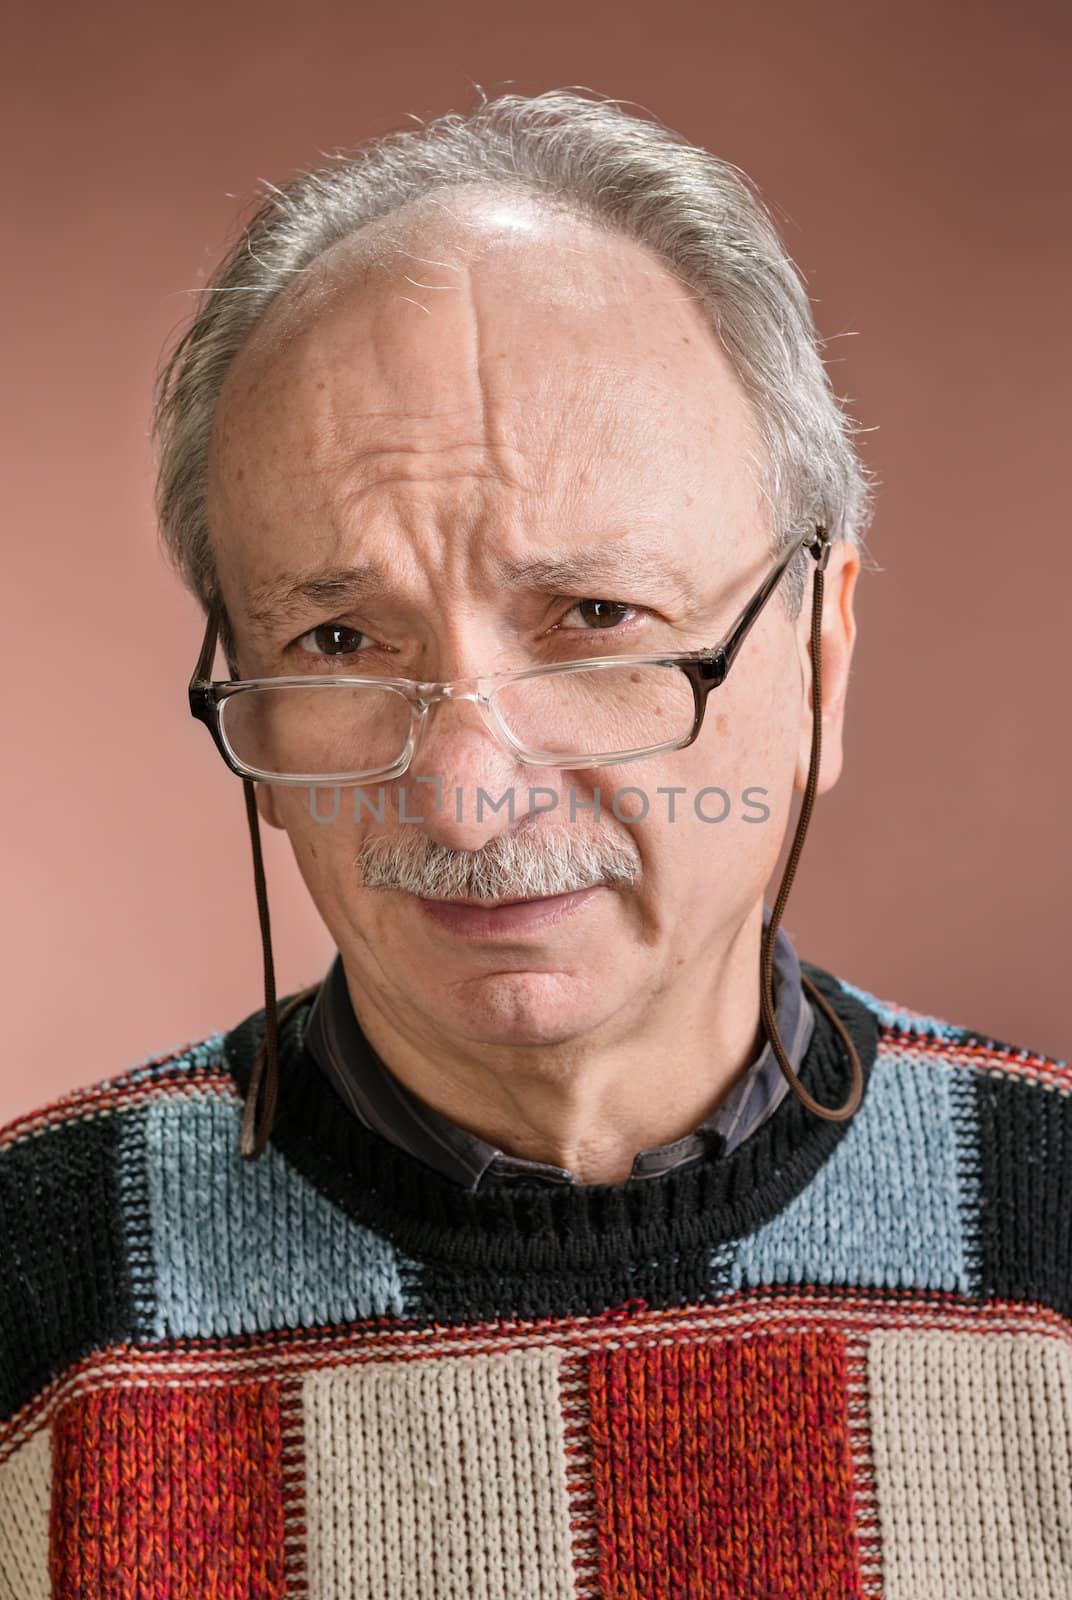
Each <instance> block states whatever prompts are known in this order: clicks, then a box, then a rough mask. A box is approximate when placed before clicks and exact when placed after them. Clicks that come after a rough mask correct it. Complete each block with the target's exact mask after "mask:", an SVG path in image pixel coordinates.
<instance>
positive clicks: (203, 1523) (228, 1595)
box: [50, 1383, 284, 1600]
mask: <svg viewBox="0 0 1072 1600" xmlns="http://www.w3.org/2000/svg"><path fill="white" fill-rule="evenodd" d="M282 1487H283V1479H282V1465H281V1436H280V1419H279V1394H278V1390H277V1387H276V1385H275V1384H273V1383H264V1384H254V1383H247V1384H238V1385H235V1386H234V1387H230V1388H228V1387H222V1386H221V1387H216V1388H199V1389H193V1388H191V1389H182V1388H129V1389H127V1388H115V1389H106V1390H101V1391H98V1392H96V1393H93V1394H88V1395H86V1396H84V1397H82V1398H80V1399H76V1400H73V1401H72V1402H71V1403H70V1404H69V1405H67V1406H65V1407H64V1409H63V1410H62V1412H61V1413H60V1415H59V1417H58V1419H57V1421H56V1425H55V1431H54V1434H53V1493H52V1520H51V1531H50V1546H51V1548H50V1561H51V1568H52V1583H53V1592H54V1594H55V1595H56V1596H57V1600H240V1597H241V1600H251V1597H253V1596H256V1597H257V1600H281V1597H282V1595H283V1592H284V1568H283V1493H282Z"/></svg>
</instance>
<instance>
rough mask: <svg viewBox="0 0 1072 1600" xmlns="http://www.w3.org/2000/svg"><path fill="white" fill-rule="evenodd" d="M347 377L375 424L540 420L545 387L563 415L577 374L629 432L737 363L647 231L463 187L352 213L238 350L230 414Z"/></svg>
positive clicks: (289, 404) (277, 413)
mask: <svg viewBox="0 0 1072 1600" xmlns="http://www.w3.org/2000/svg"><path fill="white" fill-rule="evenodd" d="M571 376H572V379H573V382H572V385H571V383H570V381H569V379H570V377H571ZM340 385H345V387H346V389H347V393H348V411H349V414H350V416H351V418H352V419H353V420H354V422H355V423H360V424H362V425H365V426H367V427H368V428H369V429H370V430H371V431H372V432H373V433H383V432H384V430H385V429H387V430H389V429H390V428H392V427H397V426H399V425H401V426H403V428H404V427H405V426H406V425H407V424H408V423H409V422H412V423H414V424H415V425H419V427H420V429H421V430H422V432H423V433H424V434H425V435H426V436H430V435H432V434H434V433H435V431H436V429H437V428H445V429H447V430H448V431H449V430H451V429H452V428H455V427H456V426H457V425H458V422H459V419H460V418H462V417H463V416H464V415H466V414H467V413H468V414H471V415H472V416H473V418H474V419H475V420H477V421H479V422H481V423H485V422H487V420H488V419H489V417H490V416H491V414H492V413H495V414H496V415H499V416H502V417H505V416H506V415H507V414H509V413H511V412H513V413H520V416H519V417H517V419H516V420H517V421H518V422H519V423H520V425H521V426H522V428H523V429H524V430H525V431H527V432H528V433H529V435H532V434H533V433H534V432H536V431H538V428H539V426H540V425H546V423H547V422H548V421H549V417H548V416H546V415H544V416H542V417H541V416H540V415H539V411H540V408H541V407H542V406H543V404H544V402H545V401H547V402H549V403H550V402H551V394H552V393H553V395H554V400H553V410H554V412H555V413H557V414H559V415H561V416H562V417H563V418H568V416H569V413H570V393H571V390H572V395H573V399H574V401H575V403H576V404H577V405H580V406H581V407H582V408H584V409H586V410H587V412H588V420H589V424H590V425H591V426H592V427H595V426H596V425H597V423H598V419H599V417H600V416H601V415H602V413H603V411H604V410H605V409H606V407H605V406H604V404H603V401H604V400H616V401H617V402H618V404H617V405H616V406H612V407H611V409H612V410H614V411H615V413H616V414H615V416H614V417H613V418H607V419H606V422H607V427H608V428H609V430H610V431H612V432H613V431H616V430H617V429H619V428H621V427H622V426H625V427H627V428H628V429H630V431H635V430H636V428H637V427H638V426H640V427H641V428H643V419H644V417H645V416H648V417H650V419H651V426H653V427H657V426H658V423H659V414H660V413H661V412H664V411H665V409H666V406H667V403H668V402H669V403H670V405H671V406H673V405H674V404H681V405H684V406H688V405H689V404H690V403H696V402H699V404H700V411H701V413H702V411H703V409H704V406H705V405H706V404H707V403H708V402H710V401H712V400H717V399H718V397H719V391H720V390H722V391H724V393H723V394H722V399H723V401H726V400H727V399H728V397H729V391H731V390H733V389H735V388H736V380H735V379H734V377H733V375H732V373H731V371H730V368H729V365H728V362H727V361H726V358H725V356H724V354H723V352H722V351H721V349H720V347H719V346H718V344H717V341H716V339H715V337H714V334H713V333H712V331H711V328H710V325H709V322H708V319H707V315H706V311H705V308H704V307H703V305H702V304H701V303H700V301H699V300H698V298H697V297H696V296H695V295H694V294H693V293H692V292H691V291H690V290H689V289H688V288H687V286H685V285H684V284H682V283H681V282H680V281H679V280H678V279H676V278H675V277H674V276H673V275H672V274H671V273H670V271H669V270H668V269H667V268H666V267H665V266H664V265H663V263H662V262H661V261H660V260H659V259H658V258H657V257H655V256H654V255H653V254H652V253H651V252H650V251H648V250H647V249H646V248H645V247H643V246H640V245H638V244H636V243H634V242H633V241H630V240H628V239H626V238H624V237H622V236H619V235H616V234H609V233H607V232H606V231H605V230H604V229H602V228H599V227H596V226H594V225H593V224H590V223H588V222H586V221H584V220H582V219H579V218H577V217H574V216H572V215H567V214H564V213H562V212H558V211H553V210H549V209H548V208H546V207H543V206H541V205H539V204H537V203H535V202H533V201H531V200H528V199H526V198H518V197H516V196H513V195H505V194H504V195H496V194H488V193H475V194H474V193H470V192H463V193H460V194H458V193H446V194H444V195H442V196H432V197H429V198H428V199H426V200H424V201H422V202H421V203H420V204H418V205H415V206H412V207H410V208H408V209H407V210H406V211H405V212H402V213H398V214H395V215H393V216H391V217H389V218H386V219H384V220H383V221H382V222H379V223H376V224H374V225H372V226H370V227H368V228H366V229H364V230H362V231H361V233H360V234H358V235H357V236H355V237H354V238H352V239H347V240H345V241H342V242H341V243H340V244H338V245H336V246H334V247H333V248H332V249H331V250H329V251H327V252H326V253H325V254H324V255H323V256H322V257H320V258H319V259H318V260H317V261H316V262H314V263H312V264H311V266H310V267H309V268H308V269H307V270H306V271H304V272H303V273H301V274H300V275H299V276H298V277H297V278H296V279H295V280H294V281H293V282H292V283H291V284H289V285H288V286H287V288H286V289H284V290H283V291H282V293H281V294H280V295H279V296H278V297H277V299H276V301H275V302H273V304H272V305H271V306H270V307H269V309H268V312H267V313H266V315H265V317H264V318H263V319H262V321H261V323H260V324H259V325H258V327H257V328H256V329H255V330H254V332H253V334H252V336H251V337H250V339H249V340H248V342H247V344H246V346H245V348H244V349H243V351H242V352H241V353H240V355H239V356H238V358H237V360H236V362H235V363H234V365H233V367H232V370H231V373H230V375H229V377H228V381H227V384H226V385H225V388H224V392H223V395H222V396H221V401H220V406H219V416H220V418H221V419H223V422H224V428H223V430H222V431H233V424H234V421H235V417H234V413H237V412H240V413H241V421H242V425H243V426H242V431H243V432H248V431H249V429H251V428H256V429H259V428H260V427H262V426H263V425H265V424H271V423H273V422H275V423H279V422H281V421H283V420H284V417H283V415H282V413H283V412H284V411H285V412H286V413H287V414H289V417H290V418H291V420H293V419H294V418H295V416H296V415H297V414H298V411H299V410H301V409H302V408H304V409H305V410H307V411H309V412H310V414H312V413H315V412H317V411H320V410H323V408H324V405H325V403H326V402H325V400H324V396H325V395H326V393H327V392H328V391H329V390H331V391H332V392H336V391H337V390H338V388H339V386H340ZM631 396H632V397H634V399H635V404H634V405H633V406H632V412H633V415H632V416H624V415H623V414H622V413H623V411H628V410H629V409H630V408H629V400H630V397H631ZM738 398H739V399H741V400H743V397H740V396H739V397H738ZM236 402H237V404H236ZM701 420H702V418H701V416H698V417H697V422H700V421H701ZM742 420H747V419H742ZM323 421H324V425H325V426H326V419H323ZM566 426H567V427H568V426H569V422H568V421H567V422H566ZM218 431H220V430H218ZM545 431H546V427H545ZM604 431H606V430H604ZM547 442H548V443H550V440H548V441H547Z"/></svg>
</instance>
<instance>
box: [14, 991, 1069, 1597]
mask: <svg viewBox="0 0 1072 1600" xmlns="http://www.w3.org/2000/svg"><path fill="white" fill-rule="evenodd" d="M804 970H805V972H806V973H807V974H808V975H809V976H810V977H811V978H812V979H813V981H814V982H816V983H817V984H818V986H819V987H820V988H821V990H822V992H823V993H824V994H825V995H826V996H827V997H828V998H829V999H830V1001H831V1003H832V1004H834V1005H835V1006H836V1008H837V1010H838V1012H839V1014H840V1015H841V1017H842V1018H843V1020H844V1022H845V1024H846V1026H847V1027H848V1028H849V1029H850V1031H851V1033H852V1036H853V1038H854V1040H855V1042H856V1043H857V1047H858V1049H859V1051H860V1054H861V1058H862V1060H863V1063H864V1069H865V1075H866V1082H865V1093H864V1098H863V1101H862V1103H861V1105H860V1107H859V1109H858V1111H857V1113H856V1114H855V1116H854V1117H853V1118H852V1119H850V1121H848V1122H847V1123H840V1124H839V1123H830V1122H825V1121H822V1120H820V1119H817V1118H815V1117H813V1116H811V1114H810V1113H808V1112H806V1111H805V1110H804V1109H803V1107H801V1106H800V1104H799V1102H797V1101H796V1099H795V1097H793V1096H788V1097H787V1098H786V1100H785V1101H784V1102H783V1103H782V1105H781V1106H780V1107H779V1109H778V1111H777V1112H776V1113H775V1114H774V1115H773V1116H772V1117H771V1119H770V1120H769V1122H768V1123H766V1124H765V1125H764V1126H763V1127H761V1128H759V1129H758V1130H757V1131H756V1133H755V1134H754V1135H753V1136H752V1137H751V1138H749V1139H748V1140H746V1141H745V1143H744V1144H743V1145H741V1146H740V1147H739V1148H738V1149H736V1150H735V1151H733V1152H731V1154H730V1155H729V1156H725V1155H720V1153H719V1152H718V1151H717V1150H713V1151H712V1152H711V1154H710V1158H709V1159H708V1158H707V1157H705V1158H704V1159H703V1160H701V1161H700V1162H698V1163H696V1164H694V1165H692V1166H689V1167H686V1168H680V1169H676V1170H674V1171H671V1172H669V1173H667V1174H664V1175H663V1176H661V1177H659V1178H656V1179H653V1180H650V1181H644V1182H639V1183H636V1182H634V1183H631V1184H623V1185H618V1186H603V1187H597V1186H588V1187H585V1186H570V1185H546V1186H539V1185H537V1184H534V1183H531V1182H524V1183H521V1184H517V1185H502V1186H499V1187H497V1188H493V1189H491V1190H489V1191H488V1192H487V1193H480V1192H478V1193H476V1194H469V1193H467V1192H466V1191H465V1190H464V1189H463V1188H462V1187H461V1186H459V1185H452V1184H451V1183H450V1182H449V1180H447V1179H446V1178H444V1177H442V1176H441V1175H439V1174H437V1173H435V1172H433V1171H432V1170H431V1169H430V1168H427V1167H424V1166H423V1164H422V1163H420V1162H418V1161H417V1160H416V1159H415V1158H414V1157H413V1156H411V1155H409V1154H408V1153H407V1152H406V1151H404V1150H401V1149H399V1148H398V1147H396V1146H393V1145H391V1144H390V1143H389V1142H388V1141H386V1140H383V1139H381V1138H379V1136H377V1135H376V1134H374V1133H372V1132H371V1131H370V1130H367V1129H364V1128H362V1127H360V1126H359V1125H358V1124H357V1122H356V1119H354V1118H353V1117H349V1116H347V1114H346V1113H345V1111H344V1110H343V1108H342V1107H341V1103H340V1102H339V1101H338V1100H337V1099H336V1097H335V1095H334V1091H333V1090H332V1089H331V1088H330V1086H329V1085H328V1083H327V1081H326V1079H324V1078H323V1077H322V1075H321V1074H320V1073H319V1072H318V1071H317V1069H316V1068H315V1066H313V1064H312V1063H311V1061H310V1059H309V1057H308V1056H307V1055H306V1053H305V1050H304V1045H303V1041H302V1033H303V1021H304V1016H305V1014H306V1013H304V1012H303V1011H302V1010H300V1009H299V1010H298V1011H297V1012H296V1013H295V1014H294V1015H293V1016H292V1018H291V1020H290V1022H289V1023H288V1025H287V1027H286V1029H285V1031H284V1037H283V1041H282V1055H281V1067H282V1094H281V1101H280V1108H279V1114H278V1117H277V1121H276V1127H275V1131H274V1133H273V1138H272V1143H271V1144H270V1145H269V1148H268V1150H267V1151H266V1152H265V1155H264V1156H263V1157H262V1158H261V1159H260V1160H259V1161H257V1162H254V1163H249V1162H244V1161H243V1160H242V1159H241V1157H240V1156H239V1153H238V1130H239V1122H240V1115H241V1104H242V1094H243V1091H244V1088H245V1086H246V1083H247V1082H248V1075H249V1070H250V1063H251V1059H252V1055H253V1052H254V1049H255V1047H256V1043H257V1041H258V1039H259V1037H260V1032H261V1029H262V1026H263V1016H262V1014H260V1013H257V1014H255V1015H254V1016H252V1017H250V1018H248V1019H247V1020H246V1021H245V1022H244V1023H242V1024H241V1025H240V1026H239V1027H238V1028H236V1029H233V1030H232V1031H231V1032H230V1033H228V1034H225V1035H219V1036H215V1037H213V1038H210V1039H208V1040H205V1041H203V1042H201V1043H199V1044H197V1045H194V1046H192V1047H189V1048H185V1049H183V1050H180V1051H177V1052H176V1053H174V1054H173V1055H171V1056H168V1057H167V1058H166V1059H163V1060H159V1061H153V1062H149V1063H146V1064H144V1065H142V1066H140V1067H138V1068H135V1069H134V1070H133V1071H131V1072H129V1073H127V1074H125V1075H124V1076H123V1077H121V1078H118V1079H115V1080H112V1081H110V1082H107V1083H103V1084H99V1085H97V1086H96V1087H94V1088H92V1089H89V1090H86V1091H84V1092H80V1093H78V1094H76V1095H72V1096H69V1097H68V1098H66V1099H65V1100H63V1101H61V1102H59V1103H58V1104H56V1105H53V1106H50V1107H48V1108H47V1109H45V1110H43V1111H41V1112H40V1113H38V1114H36V1115H33V1116H30V1117H27V1118H25V1119H23V1120H22V1121H20V1122H18V1123H16V1124H14V1125H13V1126H11V1127H9V1128H7V1129H6V1130H4V1131H3V1133H2V1134H0V1219H2V1227H0V1600H45V1597H63V1600H284V1597H286V1600H291V1597H302V1600H507V1597H510V1600H693V1597H712V1600H813V1597H831V1600H833V1597H838V1600H840V1597H850V1600H856V1597H865V1596H868V1597H870V1596H874V1597H878V1596H885V1597H888V1600H932V1597H933V1600H991V1597H992V1600H1008V1597H1010V1596H1015V1597H1017V1600H1051V1597H1052V1600H1058V1597H1060V1600H1068V1597H1069V1596H1072V1069H1070V1068H1069V1067H1068V1066H1066V1065H1063V1064H1061V1063H1059V1062H1055V1061H1052V1060H1049V1059H1046V1058H1044V1057H1041V1056H1038V1055H1032V1054H1030V1053H1028V1052H1026V1051H1019V1050H1014V1049H1011V1048H1010V1047H1008V1046H1006V1045H1002V1044H999V1043H996V1042H994V1041H992V1040H987V1039H985V1038H982V1037H980V1036H978V1035H976V1034H974V1033H972V1032H970V1031H969V1030H966V1029H961V1028H956V1027H953V1026H951V1025H950V1024H948V1023H946V1022H943V1021H941V1020H940V1019H937V1018H933V1017H924V1016H921V1015H918V1014H917V1013H914V1012H911V1011H909V1010H907V1009H905V1008H904V1007H900V1006H895V1005H891V1004H888V1003H885V1002H883V1001H880V1000H878V999H876V998H875V997H874V996H872V995H869V994H867V993H865V992H864V991H862V990H860V989H858V988H856V987H854V986H853V985H851V984H848V983H845V982H843V981H840V980H838V979H837V978H835V977H833V976H831V975H830V974H829V973H824V972H822V971H821V970H820V969H818V968H816V967H814V966H812V965H809V964H807V963H805V966H804ZM801 1076H802V1079H803V1081H804V1083H805V1084H806V1086H807V1087H808V1088H809V1089H810V1090H811V1091H812V1093H813V1094H815V1095H816V1096H817V1097H818V1098H819V1099H820V1100H821V1101H823V1102H824V1103H826V1104H830V1105H833V1104H838V1103H840V1102H841V1101H842V1100H843V1099H844V1096H845V1093H846V1090H847V1087H848V1082H849V1077H848V1067H847V1064H846V1062H845V1060H844V1053H843V1051H842V1049H841V1046H840V1044H839V1043H838V1040H837V1036H836V1034H835V1033H834V1031H833V1030H832V1029H831V1028H830V1027H829V1024H828V1023H824V1024H823V1025H819V1024H818V1023H817V1028H816V1035H815V1037H814V1039H813V1041H812V1046H811V1048H810V1049H809V1052H808V1055H807V1058H806V1060H805V1062H804V1065H803V1068H802V1072H801ZM652 1081H653V1089H654V1088H655V1087H656V1086H657V1081H658V1080H657V1073H656V1072H653V1078H652Z"/></svg>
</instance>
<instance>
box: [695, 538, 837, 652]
mask: <svg viewBox="0 0 1072 1600" xmlns="http://www.w3.org/2000/svg"><path fill="white" fill-rule="evenodd" d="M805 549H806V550H808V551H809V552H810V554H811V555H813V556H814V557H815V560H816V561H817V563H818V570H819V571H820V572H822V571H823V570H824V568H825V567H826V564H827V562H828V561H829V559H830V535H829V534H828V533H827V531H826V529H825V528H824V526H823V524H822V523H821V522H817V523H815V524H814V525H813V526H812V527H811V528H809V529H808V531H807V533H805V534H804V535H802V537H801V538H800V539H798V540H797V542H796V544H791V545H790V546H789V548H788V549H787V550H786V552H785V554H784V555H783V556H782V558H781V560H780V561H779V562H778V563H777V564H776V566H775V567H774V568H773V569H772V570H771V572H770V573H769V575H768V577H767V579H766V582H765V583H763V584H762V586H761V587H760V588H759V589H758V590H757V591H756V593H755V594H754V595H753V596H752V598H751V600H749V602H748V604H747V605H746V606H745V607H744V609H743V610H742V612H741V614H740V616H739V617H738V618H737V620H736V622H735V623H734V624H733V626H732V628H731V629H730V631H729V633H728V634H727V635H726V637H725V639H724V640H723V642H722V646H721V651H722V658H723V660H724V662H725V668H726V671H727V672H728V671H729V669H730V667H731V665H732V664H733V658H734V656H735V655H736V654H737V652H738V650H739V649H740V648H741V646H742V644H743V643H744V641H745V639H746V638H747V637H748V634H749V632H750V630H751V628H752V624H753V623H754V622H755V620H756V618H757V617H758V616H759V613H760V612H761V611H762V610H763V607H764V606H765V605H766V603H767V601H768V600H769V599H770V597H771V594H772V593H773V592H774V590H775V588H776V587H777V585H778V584H779V583H780V582H781V579H782V575H783V574H784V572H785V569H786V567H788V565H789V563H790V562H791V561H792V560H793V558H794V557H795V556H796V555H797V554H798V553H799V552H800V551H801V550H805Z"/></svg>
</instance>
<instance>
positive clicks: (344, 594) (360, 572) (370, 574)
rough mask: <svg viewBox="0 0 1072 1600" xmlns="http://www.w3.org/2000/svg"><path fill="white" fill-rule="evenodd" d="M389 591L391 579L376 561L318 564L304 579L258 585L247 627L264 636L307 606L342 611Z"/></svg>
mask: <svg viewBox="0 0 1072 1600" xmlns="http://www.w3.org/2000/svg"><path fill="white" fill-rule="evenodd" d="M389 590H390V579H389V578H388V576H387V573H386V572H385V571H384V569H383V567H381V566H380V565H379V563H378V562H375V561H363V562H359V563H358V564H357V565H356V566H349V567H318V568H317V569H316V570H315V571H314V572H310V573H308V574H307V575H306V576H305V577H304V578H297V579H294V578H276V579H273V580H272V581H270V582H268V583H262V584H259V585H258V587H257V588H256V589H254V590H253V592H252V594H251V595H250V597H249V602H248V607H247V615H248V618H249V626H250V628H251V630H252V632H254V633H255V634H260V635H263V636H267V635H269V634H271V633H273V632H274V631H275V629H276V628H278V627H279V626H280V624H281V623H285V622H286V621H287V619H288V618H290V617H293V616H297V615H299V614H300V613H301V612H303V611H306V610H307V609H308V608H309V607H310V606H314V607H316V608H317V609H318V610H329V611H330V610H343V609H345V608H346V607H347V606H352V605H356V604H358V603H360V602H365V601H369V600H378V599H380V598H382V596H383V595H385V594H387V593H388V592H389Z"/></svg>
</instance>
